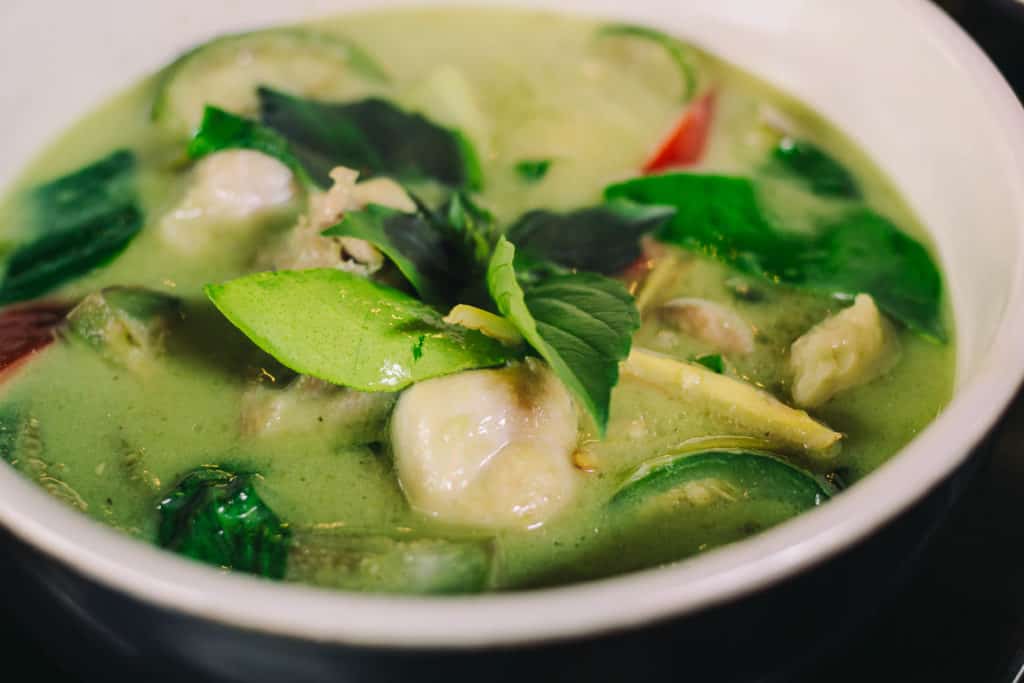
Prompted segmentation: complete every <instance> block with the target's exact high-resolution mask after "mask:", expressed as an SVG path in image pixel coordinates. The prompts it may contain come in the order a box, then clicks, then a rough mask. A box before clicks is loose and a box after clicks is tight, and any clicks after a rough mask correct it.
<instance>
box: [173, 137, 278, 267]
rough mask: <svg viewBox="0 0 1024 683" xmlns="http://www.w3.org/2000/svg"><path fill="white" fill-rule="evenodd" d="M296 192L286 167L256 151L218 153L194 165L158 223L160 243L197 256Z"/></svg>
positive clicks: (272, 209) (246, 228) (274, 208)
mask: <svg viewBox="0 0 1024 683" xmlns="http://www.w3.org/2000/svg"><path fill="white" fill-rule="evenodd" d="M297 193H298V189H297V187H296V184H295V178H294V175H293V174H292V172H291V171H290V170H289V169H288V167H287V166H285V165H284V164H282V163H281V162H280V161H278V160H277V159H274V158H273V157H269V156H267V155H265V154H261V153H259V152H254V151H251V150H245V149H239V150H229V151H224V152H218V153H217V154H212V155H210V156H208V157H206V158H204V159H202V160H201V161H200V162H199V163H198V164H196V167H195V170H194V171H193V175H192V182H191V185H190V186H189V189H188V191H187V192H186V193H185V197H184V199H182V201H181V203H180V204H179V205H178V206H177V208H175V209H174V210H172V211H171V212H170V213H168V214H166V215H165V216H164V217H163V219H162V220H161V221H160V234H161V236H162V237H163V239H164V241H165V242H167V243H168V244H169V245H171V246H172V247H174V248H175V249H176V250H178V251H180V252H182V253H185V254H192V255H194V254H198V253H201V252H202V251H204V250H205V249H206V248H207V247H208V246H210V245H212V244H214V243H215V242H218V241H219V240H220V239H221V238H222V237H224V236H225V235H228V236H230V235H239V234H241V233H245V232H247V231H248V230H250V229H251V228H252V227H253V226H254V225H256V223H255V222H254V221H253V219H256V218H260V217H263V216H267V215H269V214H273V213H275V212H277V211H280V210H282V209H284V208H285V207H287V206H288V205H289V204H291V202H292V200H294V199H295V197H296V195H297Z"/></svg>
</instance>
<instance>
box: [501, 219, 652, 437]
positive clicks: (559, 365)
mask: <svg viewBox="0 0 1024 683" xmlns="http://www.w3.org/2000/svg"><path fill="white" fill-rule="evenodd" d="M515 258H516V249H515V247H514V246H513V245H512V243H511V242H509V241H508V240H506V239H505V238H501V240H500V241H499V242H498V245H497V247H496V248H495V250H494V255H493V256H492V257H491V263H490V267H489V268H488V271H487V287H488V290H489V291H490V293H491V296H492V297H493V299H494V302H495V303H496V304H497V306H498V310H499V311H500V312H501V314H502V315H504V316H505V317H506V318H508V319H509V321H510V322H511V323H512V324H513V325H515V326H516V329H518V330H519V333H520V334H522V335H523V338H524V339H526V341H527V343H529V344H530V346H532V347H533V349H534V350H535V351H536V352H537V353H538V354H540V356H541V357H542V358H543V359H544V360H546V361H547V362H548V364H549V365H550V366H551V368H552V370H554V371H555V374H557V375H558V377H559V378H560V379H561V380H562V381H563V382H564V383H565V385H566V386H567V387H568V388H569V390H570V391H572V393H573V394H574V395H575V396H576V398H577V399H578V400H579V401H580V402H581V403H582V404H583V406H584V408H586V410H587V412H588V413H589V414H590V415H591V417H593V419H594V422H595V424H596V425H597V429H598V432H599V433H600V434H601V436H604V434H605V431H606V429H607V426H608V412H609V406H610V403H611V390H612V387H614V386H615V385H616V384H617V383H618V381H619V361H621V360H623V359H624V358H626V356H628V355H629V349H630V346H631V345H632V339H633V333H634V332H635V331H636V330H637V329H638V328H639V327H640V314H639V313H638V312H637V310H636V306H635V305H634V303H633V297H632V296H631V295H630V294H629V292H628V291H626V288H625V287H623V286H622V285H621V284H619V283H618V282H616V281H615V280H610V279H608V278H605V277H601V276H600V275H593V274H590V273H569V274H561V275H550V276H548V277H545V278H542V279H539V280H537V281H535V282H532V283H528V284H523V283H521V282H520V281H519V278H518V277H517V272H516V267H515Z"/></svg>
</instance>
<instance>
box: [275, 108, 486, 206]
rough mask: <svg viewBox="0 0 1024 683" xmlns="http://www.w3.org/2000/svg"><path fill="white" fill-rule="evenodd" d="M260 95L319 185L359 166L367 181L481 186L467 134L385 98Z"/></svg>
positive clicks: (276, 125) (280, 131) (325, 183)
mask: <svg viewBox="0 0 1024 683" xmlns="http://www.w3.org/2000/svg"><path fill="white" fill-rule="evenodd" d="M258 94H259V100H260V119H261V120H262V121H263V123H264V124H265V125H267V126H269V127H270V128H272V129H273V130H275V131H277V133H279V134H280V135H281V136H282V137H284V138H285V139H286V140H287V141H288V142H289V143H290V145H291V148H292V150H293V152H294V154H295V155H296V156H297V157H298V159H299V160H300V161H301V162H302V165H303V166H304V167H305V168H306V170H307V171H308V172H309V174H310V176H311V177H312V178H313V179H314V180H315V181H316V182H317V183H319V184H320V185H323V186H327V185H328V184H329V181H330V179H329V177H328V173H329V172H330V170H331V169H332V168H334V167H335V166H348V167H350V168H354V169H356V170H358V171H359V172H360V174H361V175H362V176H363V177H364V178H369V177H372V176H374V175H390V176H394V177H396V178H399V179H401V180H426V179H430V180H436V181H438V182H440V183H442V184H445V185H449V186H452V187H463V186H464V187H469V188H471V189H472V188H476V187H477V186H479V184H480V178H479V175H480V169H479V161H478V160H477V158H476V153H475V152H474V151H473V146H472V144H471V143H469V141H468V140H467V139H466V138H465V137H464V136H462V135H461V134H459V133H458V132H456V131H451V130H448V129H446V128H442V127H441V126H438V125H437V124H435V123H433V122H431V121H430V120H428V119H427V118H425V117H424V116H422V115H420V114H413V113H408V112H405V111H402V110H401V109H399V108H397V107H395V106H394V105H393V104H391V103H390V102H387V101H386V100H383V99H379V98H370V99H366V100H360V101H358V102H345V103H330V102H318V101H315V100H306V99H301V98H297V97H292V96H290V95H285V94H284V93H280V92H276V91H274V90H270V89H269V88H260V89H259V93H258Z"/></svg>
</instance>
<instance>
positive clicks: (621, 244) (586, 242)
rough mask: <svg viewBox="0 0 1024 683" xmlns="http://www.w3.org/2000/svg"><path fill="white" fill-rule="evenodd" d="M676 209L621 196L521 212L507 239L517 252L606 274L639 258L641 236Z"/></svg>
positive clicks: (663, 221) (533, 257) (670, 215)
mask: <svg viewBox="0 0 1024 683" xmlns="http://www.w3.org/2000/svg"><path fill="white" fill-rule="evenodd" d="M675 213H676V211H675V209H674V208H673V207H671V206H652V205H642V204H637V203H634V202H630V201H622V200H616V201H611V202H609V203H607V204H603V205H600V206H594V207H590V208H586V209H579V210H577V211H572V212H569V213H555V212H553V211H545V210H536V211H530V212H529V213H527V214H525V215H524V216H522V217H521V218H520V219H519V220H518V221H517V222H516V223H515V225H513V226H512V227H511V228H510V229H509V231H508V234H507V237H508V239H509V240H510V241H511V242H512V243H513V244H515V245H516V249H517V250H518V251H519V253H520V255H521V256H526V257H529V258H531V259H535V260H544V261H552V262H554V263H557V264H559V265H562V266H565V267H566V268H572V269H578V270H586V271H592V272H596V273H602V274H606V275H610V274H613V273H618V272H621V271H622V270H624V269H625V268H627V267H628V266H629V265H630V264H632V263H633V262H634V261H636V260H637V259H638V258H640V256H641V255H642V254H643V250H642V249H641V246H640V238H641V237H643V236H644V235H645V234H647V233H649V232H654V231H656V230H658V229H660V228H662V227H664V226H665V224H666V223H668V222H669V221H670V220H671V219H672V217H673V216H674V215H675Z"/></svg>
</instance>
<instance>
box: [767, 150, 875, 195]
mask: <svg viewBox="0 0 1024 683" xmlns="http://www.w3.org/2000/svg"><path fill="white" fill-rule="evenodd" d="M772 158H773V159H774V160H775V162H776V163H777V164H778V166H779V167H780V168H782V169H783V170H784V171H786V172H787V173H789V174H791V175H792V176H794V177H795V178H798V179H799V180H801V181H802V182H803V183H804V184H805V185H806V186H807V187H808V189H810V191H811V192H813V193H814V194H817V195H821V196H824V197H840V198H843V199H860V198H861V191H860V186H859V185H858V184H857V181H856V179H854V177H853V175H852V174H851V173H850V172H849V171H848V170H846V167H844V166H843V165H842V164H840V163H839V162H838V161H836V160H835V159H833V158H832V157H831V156H829V154H828V153H826V152H825V151H824V150H823V149H821V148H820V147H818V146H817V145H814V144H812V143H810V142H806V141H804V140H794V139H792V138H788V137H787V138H783V139H782V140H781V141H780V142H779V144H778V145H776V146H775V149H773V150H772Z"/></svg>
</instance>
